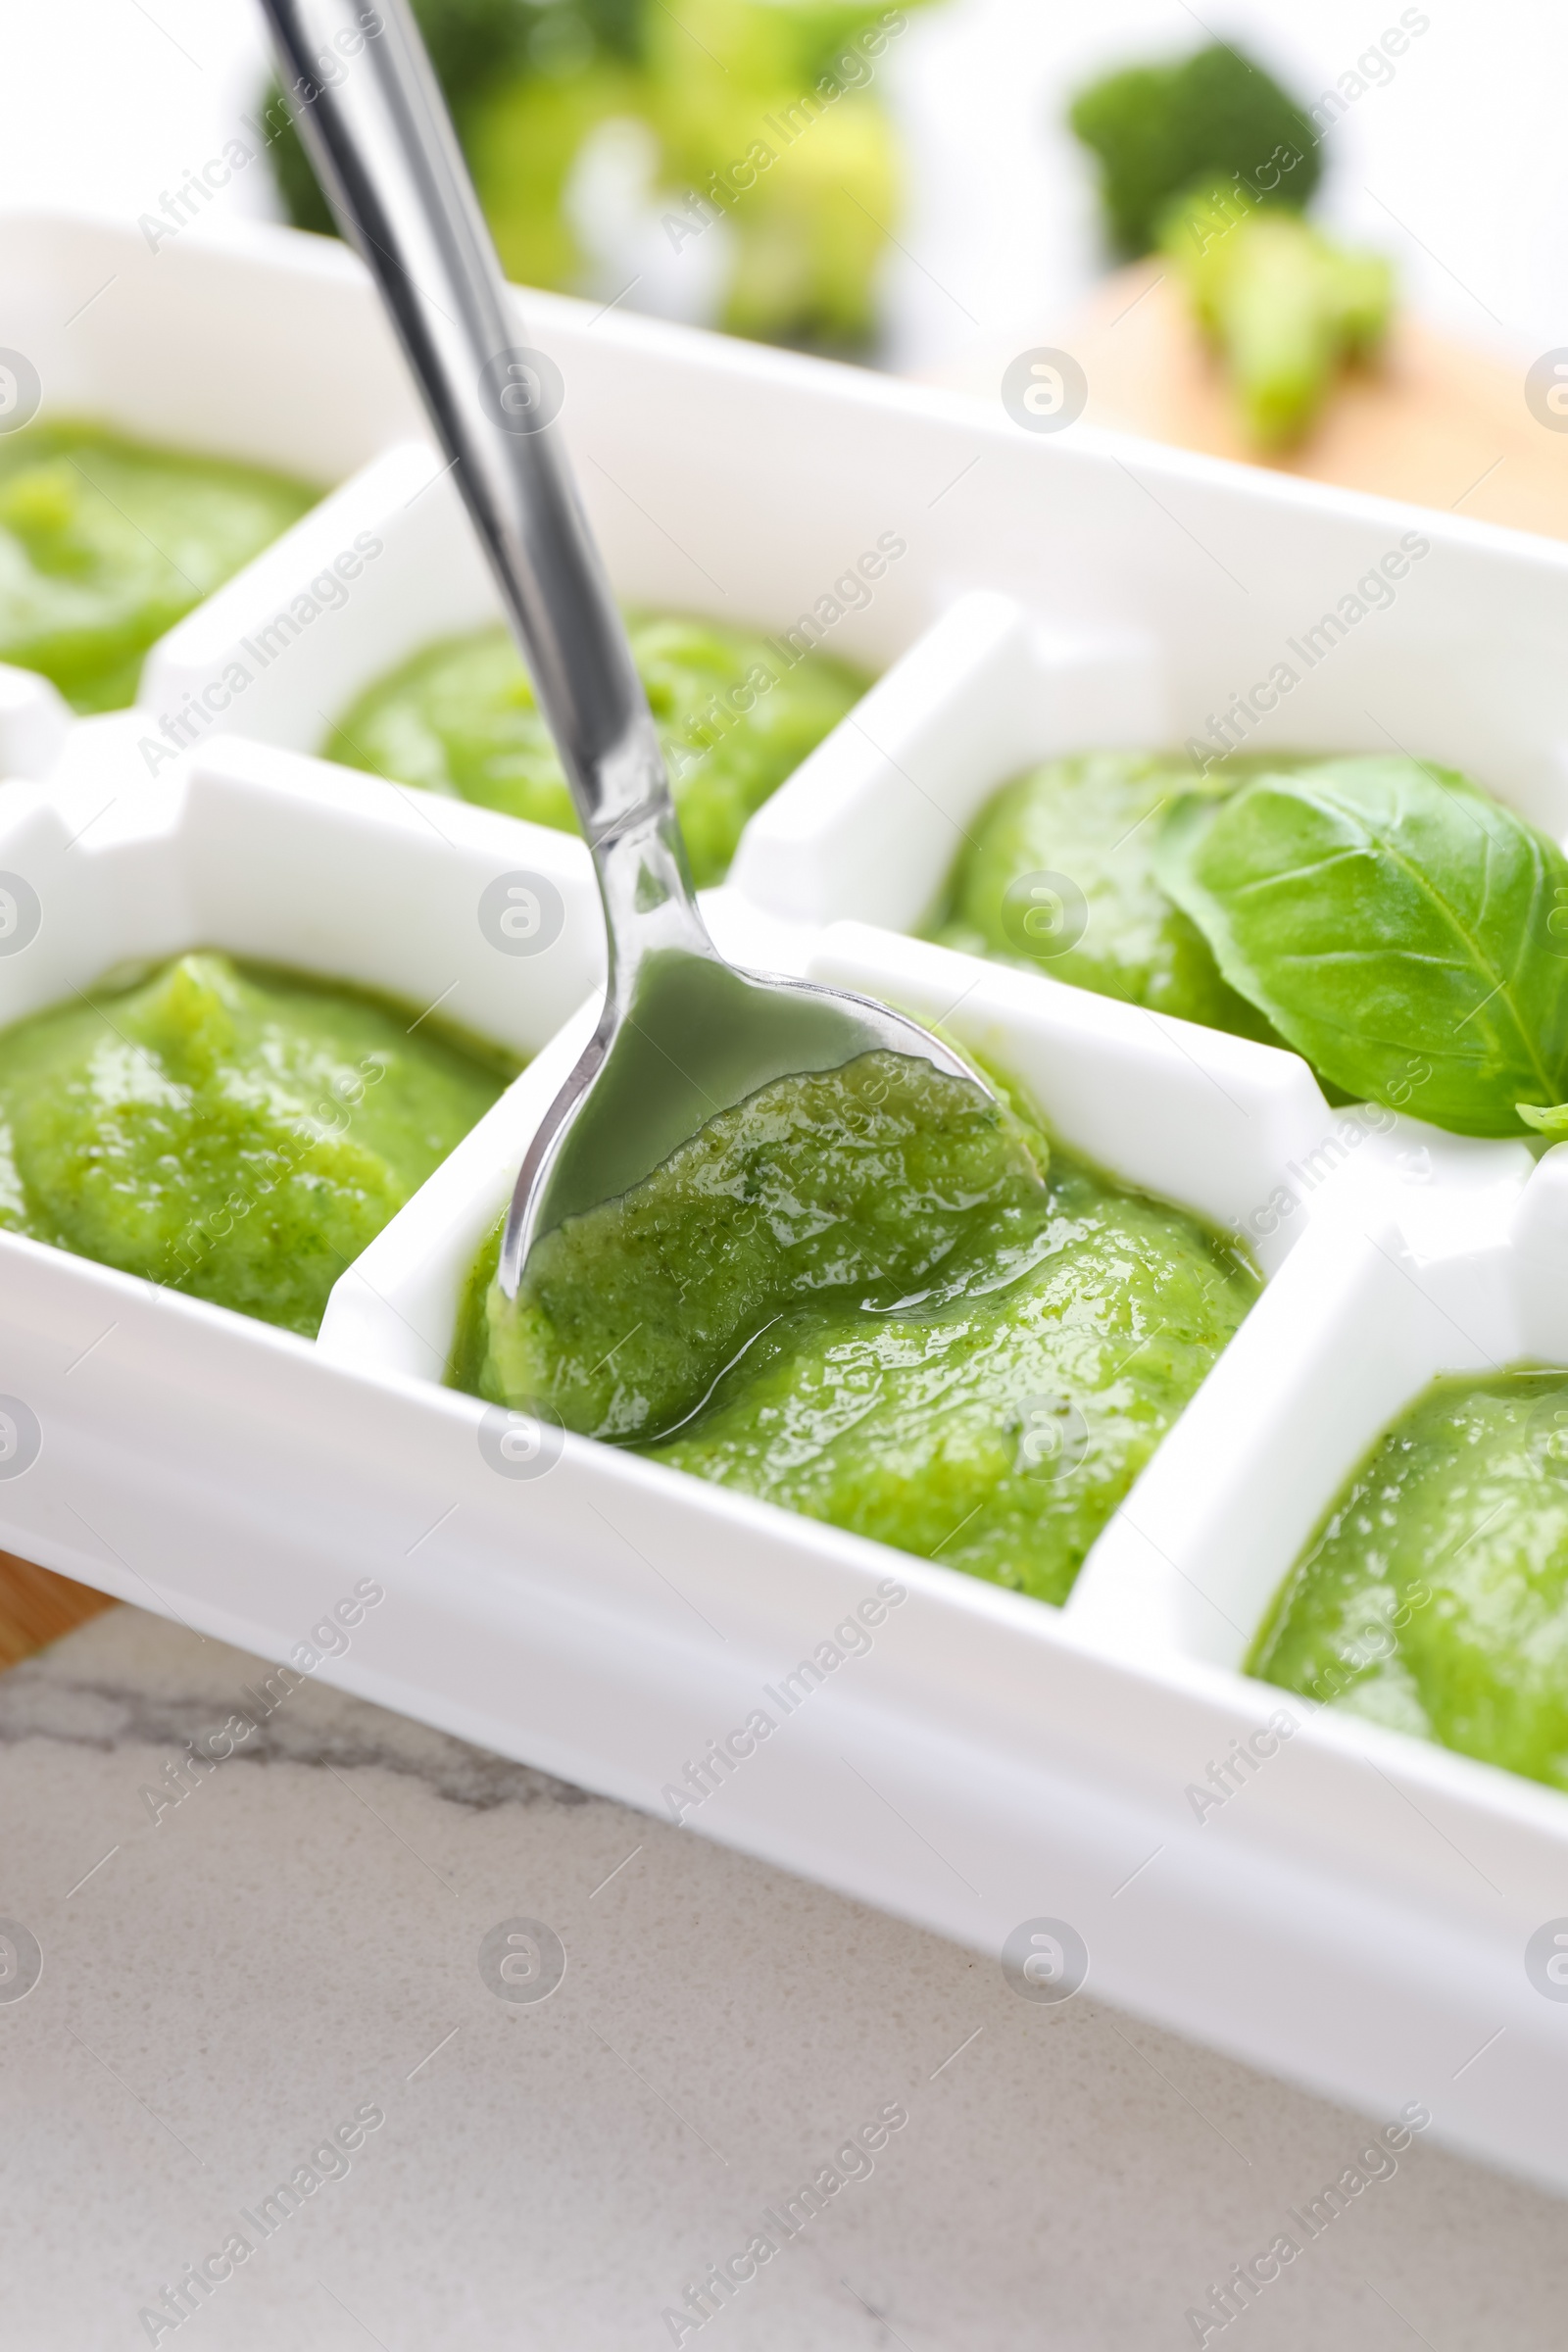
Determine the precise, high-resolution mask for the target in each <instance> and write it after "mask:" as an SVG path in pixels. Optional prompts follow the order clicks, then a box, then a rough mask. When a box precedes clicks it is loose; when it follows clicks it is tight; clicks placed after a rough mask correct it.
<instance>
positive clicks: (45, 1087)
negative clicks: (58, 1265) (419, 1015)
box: [0, 954, 518, 1339]
mask: <svg viewBox="0 0 1568 2352" xmlns="http://www.w3.org/2000/svg"><path fill="white" fill-rule="evenodd" d="M517 1066H518V1065H517V1062H516V1059H515V1056H514V1055H511V1054H506V1053H503V1052H501V1051H499V1050H498V1049H496V1048H493V1047H487V1046H485V1045H483V1044H481V1043H480V1042H479V1041H478V1040H477V1039H473V1038H466V1037H461V1036H459V1035H458V1034H457V1033H456V1032H454V1031H450V1030H449V1031H445V1032H443V1031H441V1030H440V1029H439V1028H438V1027H437V1026H436V1024H434V1023H432V1022H430V1021H425V1022H423V1023H421V1024H420V1027H419V1029H418V1030H417V1033H414V1034H411V1033H410V1029H409V1016H408V1014H407V1013H406V1012H405V1011H403V1010H402V1009H400V1008H399V1007H397V1006H395V1005H390V1004H387V1003H385V1002H383V1001H382V1000H380V999H378V998H375V997H371V996H368V995H362V994H360V993H359V992H358V991H356V990H354V989H352V988H350V987H347V986H344V985H340V984H337V985H334V984H329V983H325V982H321V981H317V980H313V979H307V978H305V977H304V976H303V975H301V974H297V973H291V972H281V971H276V970H272V969H270V968H269V967H267V966H263V965H257V964H249V963H243V964H242V963H236V962H233V961H231V960H230V959H229V957H228V956H219V955H212V954H199V955H190V956H178V957H176V958H175V960H174V961H173V962H172V963H169V964H166V965H165V966H164V967H163V968H162V969H161V970H159V971H157V972H155V973H154V974H153V975H152V976H151V977H143V978H142V979H141V980H139V981H138V982H137V983H135V984H133V985H130V986H123V987H120V988H114V987H111V986H108V985H106V986H104V987H101V988H100V989H99V990H98V991H97V992H96V994H95V1001H94V1002H92V1003H90V1004H89V1003H87V1002H85V1001H83V1000H80V999H78V1000H76V1001H74V1002H73V1003H72V1004H69V1005H57V1006H55V1007H54V1008H53V1009H52V1010H50V1011H47V1012H40V1013H35V1014H34V1015H33V1016H32V1018H31V1019H29V1020H25V1021H20V1022H18V1023H17V1025H16V1026H15V1027H14V1028H12V1029H9V1030H6V1031H5V1032H3V1033H0V1227H4V1228H6V1229H8V1230H9V1231H11V1232H13V1233H23V1234H28V1235H30V1236H31V1237H32V1239H33V1240H35V1241H40V1242H49V1243H52V1244H53V1245H54V1247H55V1248H56V1249H59V1250H73V1251H74V1252H75V1254H76V1255H77V1256H80V1257H91V1258H96V1259H97V1260H98V1261H99V1263H100V1264H102V1265H106V1266H118V1267H120V1268H122V1269H123V1271H124V1272H125V1273H128V1274H139V1275H143V1276H145V1277H146V1278H147V1279H148V1280H149V1281H151V1282H160V1283H168V1284H169V1285H170V1286H171V1287H172V1289H175V1290H181V1291H188V1292H190V1293H191V1294H192V1295H193V1296H194V1297H196V1298H199V1299H212V1300H213V1301H215V1302H216V1303H217V1304H218V1305H220V1306H230V1307H236V1308H238V1309H239V1311H240V1312H241V1313H242V1314H248V1315H257V1316H260V1317H261V1319H262V1320H263V1321H264V1322H267V1323H276V1324H279V1325H281V1326H282V1328H283V1329H284V1330H285V1331H296V1332H299V1333H301V1334H302V1335H303V1336H304V1337H306V1338H307V1339H309V1338H313V1337H314V1336H315V1333H316V1330H317V1327H318V1325H319V1322H320V1320H321V1315H322V1312H323V1310H324V1308H325V1306H326V1298H327V1293H328V1292H329V1291H330V1289H331V1287H332V1285H333V1283H334V1282H335V1281H336V1280H337V1278H338V1276H339V1275H340V1274H341V1273H342V1272H343V1269H344V1268H345V1266H347V1265H348V1264H349V1263H350V1261H351V1260H352V1259H353V1258H355V1257H357V1256H358V1255H359V1253H360V1251H361V1250H364V1249H365V1248H366V1246H367V1245H368V1243H369V1242H371V1241H373V1239H374V1238H375V1236H376V1234H378V1233H379V1232H380V1230H381V1228H382V1226H383V1225H384V1224H385V1223H386V1222H387V1220H388V1218H389V1217H391V1216H393V1215H394V1214H395V1212H396V1211H397V1210H398V1209H399V1208H401V1207H402V1205H403V1203H404V1201H407V1200H408V1198H409V1196H410V1194H411V1193H413V1192H414V1190H415V1189H416V1187H417V1186H418V1185H420V1184H422V1183H423V1181H424V1179H425V1177H426V1176H428V1175H429V1173H430V1171H431V1169H432V1168H434V1167H435V1166H436V1165H437V1163H438V1162H439V1161H440V1160H442V1159H444V1158H445V1157H446V1154H447V1153H448V1152H450V1151H451V1150H452V1147H453V1146H454V1144H456V1143H457V1142H458V1141H459V1140H460V1138H461V1137H463V1136H464V1135H466V1133H467V1131H468V1129H469V1128H470V1127H471V1126H472V1125H473V1123H474V1121H475V1120H476V1119H478V1118H479V1117H480V1116H481V1114H482V1113H483V1112H484V1111H486V1110H488V1108H489V1107H490V1104H491V1103H493V1102H494V1101H495V1100H496V1098H497V1096H498V1095H499V1094H500V1093H501V1091H502V1088H503V1086H504V1085H505V1084H506V1082H507V1080H508V1079H509V1078H510V1077H512V1076H513V1075H514V1074H515V1070H516V1068H517Z"/></svg>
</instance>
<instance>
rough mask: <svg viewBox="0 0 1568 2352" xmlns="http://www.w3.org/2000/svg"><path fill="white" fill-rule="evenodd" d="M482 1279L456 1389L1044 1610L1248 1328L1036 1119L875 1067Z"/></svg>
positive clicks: (957, 1083) (833, 1079)
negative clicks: (509, 1276)
mask: <svg viewBox="0 0 1568 2352" xmlns="http://www.w3.org/2000/svg"><path fill="white" fill-rule="evenodd" d="M494 1264H495V1242H494V1240H492V1243H491V1245H490V1247H489V1249H488V1250H487V1252H486V1254H485V1256H484V1257H483V1258H482V1259H481V1261H480V1264H479V1266H478V1267H477V1268H476V1269H475V1274H474V1279H473V1282H472V1285H471V1287H470V1293H469V1298H468V1301H467V1305H466V1311H465V1317H464V1327H463V1332H462V1335H461V1338H460V1343H459V1350H458V1356H457V1361H456V1364H455V1367H454V1378H455V1379H456V1381H457V1383H458V1385H459V1386H462V1387H466V1388H471V1389H474V1390H476V1391H477V1392H478V1393H479V1394H480V1395H482V1396H485V1397H491V1398H494V1399H496V1400H499V1401H501V1402H505V1403H509V1404H515V1405H518V1406H522V1407H529V1406H533V1407H536V1408H537V1407H544V1408H547V1409H551V1410H553V1411H554V1412H556V1413H557V1414H559V1416H560V1417H561V1419H562V1420H563V1421H564V1423H565V1425H566V1426H567V1427H568V1428H571V1429H576V1430H581V1431H584V1432H586V1433H588V1434H590V1435H594V1436H600V1437H605V1438H611V1439H615V1440H619V1441H620V1442H622V1443H626V1442H631V1443H635V1444H637V1445H638V1446H640V1448H641V1449H642V1450H644V1451H646V1452H647V1453H648V1454H649V1455H650V1457H651V1458H652V1459H653V1460H655V1461H662V1462H665V1463H667V1464H669V1465H670V1466H671V1467H672V1468H675V1469H679V1470H687V1471H690V1472H692V1473H694V1474H695V1475H696V1476H698V1477H700V1478H708V1479H712V1480H714V1481H716V1482H717V1483H719V1484H721V1485H725V1486H730V1487H735V1488H738V1489H741V1490H742V1491H744V1492H745V1493H747V1494H751V1495H760V1496H762V1497H764V1498H765V1499H766V1500H768V1501H770V1502H777V1503H781V1504H783V1505H785V1506H786V1507H787V1508H789V1509H792V1510H797V1511H802V1512H804V1513H806V1514H807V1515H808V1516H809V1517H810V1518H815V1519H825V1520H829V1521H831V1522H832V1523H833V1524H834V1525H835V1526H839V1527H844V1528H850V1529H852V1530H854V1531H855V1532H856V1533H858V1534H860V1535H866V1536H873V1537H876V1538H878V1539H879V1540H880V1541H882V1542H884V1543H888V1544H898V1545H900V1546H901V1547H902V1548H903V1549H905V1550H907V1551H911V1552H915V1553H918V1554H921V1555H923V1556H924V1557H926V1558H930V1559H940V1560H942V1561H943V1562H944V1563H945V1564H947V1565H950V1566H953V1567H956V1568H962V1569H965V1570H967V1571H968V1572H969V1573H970V1574H972V1575H976V1576H983V1577H987V1578H990V1579H992V1580H993V1581H995V1582H997V1583H1001V1584H1005V1585H1010V1586H1012V1587H1013V1588H1015V1589H1016V1590H1018V1591H1020V1592H1025V1593H1033V1594H1035V1595H1036V1596H1037V1597H1039V1598H1041V1599H1044V1600H1056V1601H1059V1600H1061V1599H1063V1598H1064V1597H1065V1595H1066V1593H1068V1591H1069V1590H1070V1588H1071V1585H1072V1582H1073V1579H1074V1577H1075V1576H1076V1574H1077V1571H1078V1568H1079V1566H1080V1564H1081V1563H1082V1560H1083V1557H1084V1554H1085V1553H1086V1551H1087V1550H1088V1548H1089V1546H1090V1544H1092V1543H1093V1541H1094V1539H1095V1537H1096V1536H1097V1535H1098V1534H1099V1532H1100V1529H1101V1528H1102V1527H1103V1524H1104V1522H1105V1520H1106V1518H1107V1517H1108V1516H1109V1514H1110V1512H1111V1511H1112V1510H1113V1509H1114V1507H1115V1505H1116V1503H1117V1502H1118V1501H1119V1500H1120V1498H1121V1496H1122V1495H1124V1494H1125V1493H1126V1491H1127V1489H1128V1487H1129V1486H1130V1485H1131V1483H1132V1481H1133V1479H1134V1478H1135V1477H1136V1475H1137V1473H1138V1471H1139V1470H1140V1469H1141V1468H1142V1466H1143V1464H1144V1462H1145V1461H1146V1460H1147V1459H1148V1457H1149V1455H1150V1453H1151V1452H1152V1449H1153V1447H1154V1446H1155V1445H1156V1444H1157V1443H1158V1441H1159V1439H1160V1438H1161V1437H1162V1436H1163V1434H1164V1432H1165V1430H1166V1429H1168V1428H1169V1426H1170V1424H1171V1422H1172V1421H1173V1420H1174V1419H1175V1417H1176V1415H1177V1413H1178V1412H1179V1411H1180V1410H1181V1408H1182V1406H1183V1405H1184V1404H1185V1403H1186V1401H1187V1399H1188V1397H1190V1396H1191V1395H1192V1393H1193V1391H1194V1390H1195V1389H1196V1388H1197V1386H1198V1384H1199V1382H1200V1381H1201V1379H1202V1377H1203V1374H1204V1373H1205V1372H1206V1371H1207V1370H1208V1367H1209V1365H1210V1364H1211V1363H1212V1362H1213V1360H1214V1358H1215V1356H1216V1355H1217V1354H1218V1353H1219V1350H1220V1349H1221V1348H1223V1346H1224V1345H1225V1342H1226V1341H1227V1340H1228V1339H1229V1338H1230V1336H1231V1334H1232V1333H1233V1332H1234V1331H1235V1329H1236V1327H1237V1325H1238V1324H1239V1323H1240V1322H1241V1320H1242V1317H1243V1316H1244V1315H1245V1313H1246V1312H1247V1309H1248V1307H1249V1306H1250V1303H1251V1301H1252V1299H1253V1297H1254V1296H1255V1291H1256V1284H1255V1280H1254V1278H1253V1276H1252V1274H1251V1272H1250V1269H1249V1268H1248V1267H1247V1266H1246V1265H1245V1264H1244V1263H1243V1262H1242V1261H1240V1260H1239V1259H1238V1258H1237V1256H1236V1254H1235V1252H1234V1251H1233V1250H1230V1249H1229V1248H1228V1247H1227V1246H1226V1245H1225V1244H1224V1243H1223V1242H1221V1241H1220V1240H1219V1239H1218V1237H1217V1236H1215V1235H1212V1234H1210V1233H1209V1232H1208V1231H1207V1230H1206V1229H1205V1228H1204V1227H1202V1226H1201V1224H1199V1223H1198V1222H1197V1220H1196V1219H1194V1218H1192V1217H1190V1216H1187V1215H1185V1214H1184V1213H1183V1212H1182V1211H1180V1210H1178V1209H1174V1208H1170V1207H1167V1206H1165V1205H1164V1204H1163V1203H1161V1202H1158V1201H1152V1200H1149V1199H1147V1198H1146V1197H1144V1196H1143V1195H1141V1194H1137V1193H1132V1192H1129V1191H1127V1190H1126V1189H1124V1188H1123V1187H1121V1186H1119V1185H1116V1184H1113V1183H1111V1182H1110V1181H1109V1180H1107V1179H1106V1178H1104V1177H1102V1176H1099V1175H1096V1174H1094V1173H1093V1172H1092V1171H1091V1170H1090V1169H1088V1168H1087V1167H1084V1166H1083V1165H1081V1164H1080V1163H1079V1162H1077V1161H1075V1160H1073V1159H1071V1158H1070V1157H1068V1155H1067V1154H1065V1153H1063V1152H1052V1150H1051V1148H1050V1146H1049V1145H1048V1143H1047V1141H1046V1138H1045V1136H1044V1135H1043V1134H1042V1133H1041V1132H1040V1130H1039V1128H1038V1126H1037V1125H1036V1124H1035V1123H1034V1121H1033V1120H1032V1118H1030V1117H1029V1116H1028V1114H1027V1113H1026V1112H1025V1111H1024V1110H1023V1109H1022V1108H1021V1106H1018V1105H1014V1104H1012V1103H1004V1104H1003V1105H1002V1106H1001V1107H1000V1108H998V1107H996V1106H994V1105H992V1104H990V1103H987V1102H986V1100H985V1098H984V1096H983V1095H981V1094H980V1092H979V1090H978V1089H976V1088H973V1087H971V1086H968V1085H967V1084H965V1083H964V1082H963V1081H961V1080H956V1079H952V1078H945V1077H943V1076H941V1075H940V1074H939V1073H938V1072H936V1071H935V1070H933V1069H932V1068H931V1066H930V1065H929V1064H927V1063H925V1062H920V1061H909V1060H905V1059H903V1058H902V1057H900V1056H898V1055H894V1054H867V1055H865V1056H864V1057H863V1058H862V1059H861V1060H859V1061H858V1062H853V1063H851V1064H850V1066H849V1067H848V1068H847V1069H845V1070H842V1071H837V1072H834V1073H833V1074H831V1075H830V1076H828V1077H824V1078H792V1079H786V1080H782V1081H780V1082H779V1083H778V1084H777V1085H774V1086H770V1087H765V1088H763V1089H762V1090H761V1092H760V1094H758V1095H756V1096H754V1097H753V1098H752V1099H751V1101H750V1102H748V1103H743V1104H742V1105H741V1106H740V1107H739V1109H737V1110H734V1111H730V1112H726V1113H724V1114H723V1115H722V1116H721V1117H718V1118H715V1119H713V1120H712V1121H711V1123H710V1124H709V1126H707V1127H706V1128H705V1129H704V1130H703V1131H702V1133H701V1134H700V1135H699V1136H698V1137H697V1138H695V1139H694V1141H693V1142H692V1143H691V1144H689V1145H687V1146H685V1147H683V1149H682V1150H681V1151H680V1152H676V1153H674V1154H673V1155H672V1156H671V1158H670V1159H669V1160H667V1161H666V1162H665V1163H664V1165H663V1166H662V1168H660V1169H658V1170H656V1172H655V1174H654V1175H653V1176H652V1177H650V1178H649V1179H648V1180H647V1182H646V1183H644V1184H642V1185H640V1186H638V1187H636V1188H635V1189H634V1190H633V1191H632V1192H631V1193H629V1194H627V1195H625V1196H624V1197H623V1198H622V1199H621V1200H619V1201H612V1202H609V1203H608V1204H606V1205H605V1206H604V1207H602V1208H599V1209H597V1210H594V1211H592V1212H591V1213H590V1214H589V1215H587V1216H584V1217H581V1218H577V1219H574V1220H572V1221H571V1222H570V1223H569V1224H567V1225H566V1226H564V1227H562V1228H561V1229H560V1231H559V1232H558V1233H556V1234H552V1235H550V1236H548V1237H547V1238H546V1240H545V1241H544V1242H543V1243H542V1244H541V1245H540V1246H539V1247H538V1249H537V1250H535V1253H534V1256H533V1258H532V1259H531V1260H530V1263H529V1268H528V1275H527V1279H526V1281H525V1284H524V1287H523V1290H522V1292H521V1294H520V1295H519V1299H518V1301H517V1302H516V1304H515V1305H511V1304H509V1303H508V1302H507V1301H506V1300H505V1299H503V1298H502V1297H501V1294H500V1292H499V1289H498V1288H497V1287H496V1286H495V1284H494V1283H493V1281H492V1280H491V1275H492V1272H493V1268H494Z"/></svg>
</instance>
